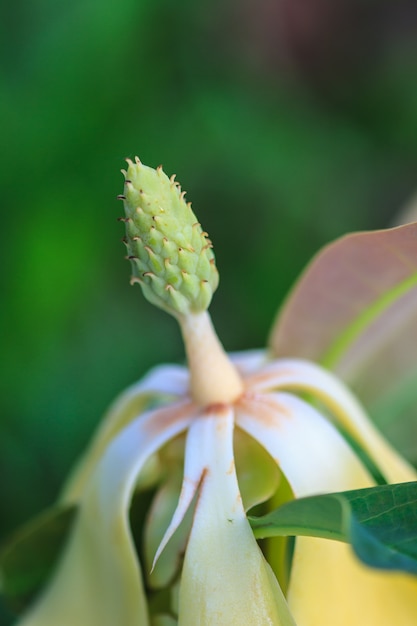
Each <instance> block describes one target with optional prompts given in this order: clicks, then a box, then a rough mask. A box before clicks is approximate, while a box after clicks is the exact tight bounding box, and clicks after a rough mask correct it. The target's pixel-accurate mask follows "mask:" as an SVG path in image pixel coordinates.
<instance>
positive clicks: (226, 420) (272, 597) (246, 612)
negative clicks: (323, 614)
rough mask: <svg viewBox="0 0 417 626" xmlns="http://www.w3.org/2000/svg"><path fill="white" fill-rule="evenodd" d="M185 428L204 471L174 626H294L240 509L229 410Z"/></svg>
mask: <svg viewBox="0 0 417 626" xmlns="http://www.w3.org/2000/svg"><path fill="white" fill-rule="evenodd" d="M191 429H192V430H193V431H194V434H193V437H195V439H196V441H198V450H199V454H200V455H201V460H202V462H203V461H204V464H205V469H204V476H203V481H202V485H201V488H200V493H199V498H198V501H197V505H196V511H195V515H194V522H193V526H192V530H191V534H190V539H189V543H188V546H187V550H186V555H185V561H184V566H183V573H182V578H181V586H180V604H179V626H226V625H227V626H260V625H261V624H262V625H265V626H284V625H285V626H294V621H293V619H292V617H291V616H290V614H289V611H288V608H287V605H286V602H285V600H284V597H283V595H282V592H281V590H280V588H279V586H278V583H277V581H276V579H275V577H274V576H273V574H272V572H271V570H270V567H269V565H268V564H267V563H266V561H265V559H264V557H263V555H262V553H261V551H260V550H259V547H258V545H257V543H256V541H255V539H254V537H253V533H252V531H251V529H250V527H249V524H248V522H247V519H246V516H245V512H244V510H243V507H242V501H241V497H240V493H239V487H238V484H237V479H236V472H235V467H234V456H233V414H232V412H231V411H230V410H226V409H225V410H224V412H221V411H219V412H217V413H215V414H212V415H202V416H200V417H199V418H198V420H196V421H195V422H194V423H193V425H192V427H191Z"/></svg>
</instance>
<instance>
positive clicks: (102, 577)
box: [21, 402, 194, 626]
mask: <svg viewBox="0 0 417 626" xmlns="http://www.w3.org/2000/svg"><path fill="white" fill-rule="evenodd" d="M193 411H194V407H193V405H191V404H190V403H189V402H183V403H181V404H177V405H176V406H175V407H166V408H164V409H159V410H155V411H149V412H147V413H145V414H143V415H142V416H141V417H140V418H138V419H136V420H135V421H133V422H131V423H130V424H129V425H128V426H127V427H126V428H125V429H123V430H122V432H121V433H119V434H118V435H117V436H116V438H115V439H113V441H112V442H111V443H110V445H109V446H108V448H107V450H106V452H105V453H104V455H103V457H102V458H101V460H100V462H99V464H98V465H97V467H96V469H95V471H94V473H93V474H92V476H91V478H90V479H89V481H88V484H87V485H86V488H85V490H84V493H83V497H82V501H81V503H80V512H79V515H78V517H77V519H76V521H75V525H74V529H73V532H72V534H71V537H70V539H69V542H68V545H67V546H66V549H65V551H64V554H63V557H62V560H61V562H60V563H59V565H58V569H57V571H56V573H55V575H54V576H53V578H52V581H51V583H50V585H49V587H48V588H47V589H46V591H45V593H44V594H43V596H42V597H41V598H40V600H39V601H38V602H37V604H36V605H35V606H34V607H33V609H32V610H31V611H30V612H29V613H28V614H27V616H26V617H25V618H24V619H23V621H22V622H21V626H78V625H79V626H115V625H119V624H120V625H123V626H146V625H147V624H148V617H147V609H146V601H145V597H144V593H143V589H142V580H141V573H140V567H139V564H138V560H137V556H136V551H135V547H134V545H133V541H132V537H131V533H130V529H129V522H128V510H129V505H130V499H131V496H132V491H133V489H134V486H135V481H136V478H137V475H138V473H139V472H140V470H141V468H142V467H143V464H144V463H145V461H146V459H147V458H148V457H149V456H150V455H151V454H153V453H154V452H156V451H157V450H158V449H159V448H160V447H161V446H163V445H164V444H165V443H166V442H167V441H168V440H169V439H171V438H173V437H175V436H176V435H178V434H179V433H180V432H182V431H183V430H184V429H185V428H187V427H188V425H189V424H190V421H191V419H192V417H193Z"/></svg>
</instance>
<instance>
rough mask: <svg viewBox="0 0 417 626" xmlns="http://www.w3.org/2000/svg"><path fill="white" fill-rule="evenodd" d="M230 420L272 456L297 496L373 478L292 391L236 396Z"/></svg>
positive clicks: (364, 484) (366, 482)
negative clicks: (244, 397) (239, 399)
mask: <svg viewBox="0 0 417 626" xmlns="http://www.w3.org/2000/svg"><path fill="white" fill-rule="evenodd" d="M236 424H237V425H238V426H240V427H241V428H242V429H243V430H245V431H246V432H247V433H248V434H249V435H251V436H252V437H253V438H254V439H256V440H257V441H259V443H260V444H261V445H262V446H263V447H264V448H265V450H267V452H269V454H270V455H271V456H272V457H273V458H274V459H275V460H276V462H277V463H278V465H279V466H280V467H281V469H282V471H283V472H284V474H285V476H286V477H287V479H288V481H289V483H290V485H291V488H292V490H293V492H294V494H295V495H296V496H297V497H301V496H306V495H311V494H314V493H323V492H329V491H342V490H344V489H354V488H356V487H367V486H371V485H372V484H373V481H372V479H371V477H370V476H369V474H368V472H367V471H366V470H365V468H364V467H363V466H362V464H361V463H360V462H359V460H358V458H357V457H356V456H355V454H354V453H353V452H352V450H351V448H350V447H349V445H348V444H347V443H346V441H345V440H344V439H343V437H342V436H341V435H340V434H339V432H338V431H337V430H336V428H335V427H334V426H333V425H332V424H331V423H330V422H329V421H328V420H326V418H324V417H323V416H322V415H321V414H320V413H319V412H318V411H317V410H316V409H314V408H313V407H312V406H310V405H309V404H307V402H304V401H303V400H300V399H299V398H297V397H296V396H293V395H292V394H289V393H285V392H277V393H269V394H262V395H261V394H259V395H258V396H257V398H256V399H253V400H252V401H246V402H245V401H242V403H241V404H240V405H239V407H238V410H237V417H236Z"/></svg>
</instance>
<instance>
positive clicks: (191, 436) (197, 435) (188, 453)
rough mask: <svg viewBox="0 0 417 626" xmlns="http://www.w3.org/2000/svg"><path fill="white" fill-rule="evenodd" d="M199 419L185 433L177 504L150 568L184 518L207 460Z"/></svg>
mask: <svg viewBox="0 0 417 626" xmlns="http://www.w3.org/2000/svg"><path fill="white" fill-rule="evenodd" d="M201 419H202V418H201V417H199V418H196V420H195V424H193V425H192V426H191V427H190V429H189V430H188V433H187V439H186V443H185V457H184V478H183V481H182V487H181V493H180V497H179V500H178V506H177V508H176V509H175V512H174V515H173V516H172V519H171V522H170V524H169V526H168V528H167V530H166V532H165V534H164V536H163V538H162V541H161V543H160V544H159V547H158V549H157V551H156V554H155V558H154V561H153V565H152V569H153V568H154V567H155V564H156V562H157V560H158V558H159V556H160V554H161V552H162V551H163V549H164V548H165V546H166V544H167V543H168V541H169V540H170V539H171V537H172V535H173V534H174V532H175V531H176V530H177V528H178V526H179V525H180V524H181V522H182V520H183V519H184V515H185V514H186V512H187V510H188V507H189V506H190V504H191V502H192V500H193V498H194V496H195V494H196V491H197V489H198V487H199V485H200V483H201V479H202V477H203V474H204V471H205V467H206V464H207V462H208V459H207V458H206V456H205V455H204V454H202V450H201V432H200V430H201V427H200V423H201Z"/></svg>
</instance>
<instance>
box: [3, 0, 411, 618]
mask: <svg viewBox="0 0 417 626" xmlns="http://www.w3.org/2000/svg"><path fill="white" fill-rule="evenodd" d="M0 10H1V16H0V49H1V58H0V64H1V81H0V124H1V133H0V137H1V145H2V150H1V154H0V159H1V167H0V187H1V248H0V254H1V257H2V258H1V266H0V272H1V274H0V281H1V307H0V318H1V331H2V339H1V359H2V367H1V383H0V384H1V412H0V507H1V508H0V511H1V514H0V539H1V538H5V537H6V536H7V534H8V533H9V532H10V531H11V530H12V529H13V528H14V527H15V526H16V525H17V524H20V523H22V522H23V521H25V520H26V519H27V518H29V517H30V516H31V515H33V514H35V513H36V512H38V511H39V510H41V509H42V508H43V507H45V506H47V505H49V504H51V503H52V502H53V500H54V498H55V497H56V496H57V494H58V493H59V489H60V486H61V484H62V482H63V479H64V477H65V475H66V473H67V472H68V470H69V468H70V467H71V465H72V463H73V462H74V459H75V458H76V457H77V455H78V454H79V452H80V451H81V450H82V449H83V447H84V446H85V444H86V442H87V441H88V439H89V437H90V435H91V433H92V431H93V429H94V426H95V425H96V424H97V422H98V420H99V418H100V415H101V414H102V412H103V411H104V409H105V408H106V406H107V405H108V404H109V402H110V401H111V400H112V399H113V398H114V396H115V395H116V394H117V393H118V392H119V391H120V390H121V389H122V388H124V387H125V386H127V385H128V384H129V383H131V382H133V381H134V380H136V379H138V378H139V377H140V376H141V375H142V374H144V372H146V370H148V369H149V368H150V367H151V366H152V365H154V364H156V363H159V362H161V361H164V362H167V361H173V360H175V361H178V360H181V359H183V350H182V346H181V343H180V338H179V333H178V329H177V327H176V324H175V322H174V321H173V320H171V319H169V318H168V316H166V315H164V314H163V313H162V312H159V311H156V310H155V309H153V308H152V307H151V305H149V304H148V303H147V302H146V301H145V300H144V299H143V298H142V296H141V293H140V289H139V288H138V287H137V286H136V287H135V288H132V287H130V286H129V284H128V279H129V266H128V263H127V262H126V261H125V260H124V259H123V256H124V248H123V245H122V244H121V243H120V238H121V237H122V235H123V226H122V225H121V224H119V223H117V221H116V218H117V217H118V216H119V215H120V214H121V211H122V207H121V205H120V203H118V202H117V200H116V195H117V194H118V193H121V191H122V185H123V183H122V176H121V174H120V171H119V170H120V168H122V167H123V166H124V161H123V159H124V157H127V156H129V157H133V156H135V154H138V155H139V156H140V158H141V159H142V161H143V162H145V163H146V164H149V165H152V166H157V165H158V164H160V163H162V164H163V166H164V169H165V171H166V172H167V173H168V174H169V175H171V174H172V173H174V172H175V173H176V174H177V179H178V180H179V181H180V182H181V183H182V185H183V187H184V188H185V189H186V190H187V198H188V199H189V200H191V201H192V202H193V207H194V210H195V211H196V212H197V214H198V217H199V219H200V220H201V222H202V223H203V225H204V228H205V229H206V230H208V231H209V233H210V236H211V238H212V240H213V242H214V244H215V251H216V256H217V261H218V267H219V269H220V274H221V286H220V288H219V291H218V293H217V294H216V296H215V299H214V301H213V305H212V315H213V319H214V321H215V324H216V327H217V329H218V332H219V334H220V336H221V338H222V340H223V343H224V344H225V346H226V347H227V348H228V349H233V350H236V349H245V348H252V347H258V346H262V345H264V344H265V341H266V338H267V335H268V330H269V328H270V325H271V322H272V319H273V317H274V315H275V312H276V310H277V308H278V306H279V304H280V302H282V299H283V298H284V296H285V294H286V292H287V291H288V288H289V287H290V285H291V284H292V282H293V281H294V279H295V278H296V276H297V275H298V274H299V272H300V270H301V269H302V267H303V266H304V265H305V263H306V262H307V261H308V259H309V258H310V257H311V255H312V254H313V253H314V252H315V251H316V250H317V249H318V248H319V247H320V246H321V245H322V244H324V243H326V242H328V241H330V240H331V239H333V238H335V237H337V236H339V235H341V234H343V233H345V232H347V231H352V230H360V229H370V228H380V227H384V226H387V225H389V224H391V223H392V222H393V220H395V219H396V215H397V214H398V212H399V211H400V210H401V209H403V208H404V207H405V206H406V205H407V204H408V203H409V202H411V198H412V197H413V194H414V192H415V191H416V188H417V80H416V78H417V4H416V3H415V1H414V0H408V1H407V0H396V1H395V2H394V1H389V0H339V1H338V2H334V0H240V1H237V0H210V1H208V0H200V1H199V2H195V1H194V0H180V1H178V0H177V1H176V2H174V0H120V2H117V3H116V2H114V1H113V0H72V2H59V1H58V2H57V1H56V0H53V1H52V0H32V1H31V2H25V1H24V0H14V2H9V3H6V2H5V1H3V2H2V3H1V9H0ZM416 448H417V446H416ZM416 448H415V449H414V453H415V457H414V459H412V460H416V459H417V449H416ZM408 453H409V456H412V454H413V451H411V453H410V451H408ZM0 611H2V614H1V616H0V623H1V624H4V625H5V624H8V623H10V615H8V614H7V611H6V609H0Z"/></svg>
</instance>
